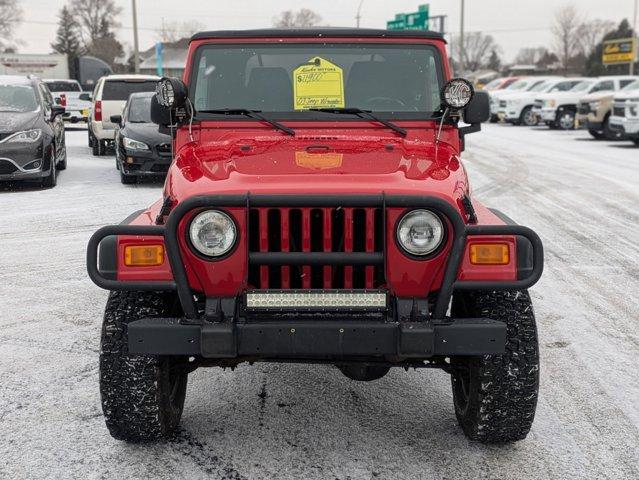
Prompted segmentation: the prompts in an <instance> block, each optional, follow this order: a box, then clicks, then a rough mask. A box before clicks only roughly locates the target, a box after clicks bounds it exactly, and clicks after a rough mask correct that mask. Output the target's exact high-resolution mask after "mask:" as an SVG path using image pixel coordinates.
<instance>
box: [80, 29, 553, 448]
mask: <svg viewBox="0 0 639 480" xmlns="http://www.w3.org/2000/svg"><path fill="white" fill-rule="evenodd" d="M447 59H448V55H447V52H446V48H445V41H444V40H443V38H442V37H441V35H439V34H437V33H429V32H417V31H398V32H390V31H385V30H364V29H357V30H351V29H319V30H256V31H220V32H206V33H199V34H197V35H195V36H194V37H193V38H192V40H191V43H190V47H189V52H188V60H187V64H186V70H185V73H184V79H183V81H181V80H178V79H175V78H165V79H162V81H160V82H159V84H158V89H157V94H156V96H155V97H154V100H153V102H152V107H151V109H152V112H151V113H152V118H153V119H154V121H155V122H156V123H157V124H158V125H159V129H160V130H162V131H166V132H169V133H171V134H172V135H173V139H174V141H173V150H174V161H173V164H172V165H171V168H170V170H169V172H168V177H167V179H166V183H165V185H164V191H163V198H162V199H160V200H158V202H156V203H155V204H153V205H151V206H150V207H149V208H147V209H145V210H142V211H139V212H135V213H134V214H132V215H131V216H129V217H128V218H127V219H126V220H124V221H123V222H122V223H121V224H120V225H114V226H107V227H104V228H101V229H100V230H98V231H97V232H96V233H95V234H94V235H93V237H92V238H91V240H90V242H89V245H88V253H87V266H88V272H89V276H90V277H91V279H92V280H93V281H94V282H95V283H96V284H97V285H98V286H100V287H102V288H105V289H108V290H110V291H111V293H110V295H109V299H108V302H107V305H106V313H105V316H104V326H103V330H102V344H101V353H100V391H101V394H102V405H103V410H104V416H105V418H106V423H107V426H108V428H109V431H110V433H111V435H113V436H114V437H115V438H118V439H123V440H129V441H142V440H153V439H157V438H161V437H166V436H167V435H169V434H171V432H173V431H174V430H175V429H176V427H177V425H178V422H179V420H180V416H181V414H182V409H183V405H184V397H185V393H186V384H187V376H188V373H189V372H191V371H193V370H195V369H196V368H198V367H208V366H217V367H231V368H233V367H235V366H237V365H238V364H240V363H242V362H248V363H249V364H252V363H254V362H300V363H307V364H320V363H324V364H331V365H335V366H336V367H337V368H339V369H340V370H341V371H342V372H343V373H344V374H345V375H346V376H347V377H349V378H352V379H353V380H364V381H366V380H375V379H378V378H380V377H382V376H384V375H385V374H386V373H387V372H388V371H389V369H390V368H391V367H402V368H405V369H408V368H422V367H427V368H440V369H442V370H444V371H445V372H448V373H450V375H451V377H452V390H453V399H454V404H455V412H456V415H457V419H458V421H459V424H460V425H461V427H462V429H463V431H464V433H465V434H466V435H467V436H468V437H469V438H471V439H475V440H478V441H482V442H508V441H514V440H520V439H523V438H524V437H525V436H526V435H527V433H528V431H529V430H530V427H531V424H532V421H533V417H534V414H535V406H536V402H537V390H538V382H539V356H538V345H537V334H536V327H535V318H534V315H533V309H532V305H531V301H530V297H529V295H528V293H527V291H526V289H527V288H528V287H530V286H531V285H533V284H534V283H535V282H536V281H537V280H538V279H539V277H540V276H541V272H542V268H543V250H542V244H541V241H540V239H539V237H538V236H537V235H536V234H535V233H534V232H533V231H532V230H530V229H528V228H526V227H523V226H518V225H516V224H515V223H514V222H513V221H511V220H510V219H509V218H508V217H507V216H506V215H504V214H502V213H501V212H499V211H497V210H492V209H489V208H486V207H485V206H483V205H482V204H480V203H479V202H477V200H475V199H474V198H472V196H471V192H470V186H469V184H468V177H467V175H466V172H465V170H464V167H463V165H462V163H461V160H460V152H462V151H463V149H464V135H466V134H468V133H471V132H476V131H478V130H479V129H480V123H481V122H483V121H486V120H487V119H488V117H489V105H488V98H487V96H486V95H485V94H484V93H482V92H476V93H475V92H473V89H472V86H471V85H470V84H469V83H468V82H466V81H465V80H461V79H450V77H451V71H450V67H449V64H448V60H447ZM462 121H463V123H464V124H465V125H466V126H460V125H459V124H460V123H462Z"/></svg>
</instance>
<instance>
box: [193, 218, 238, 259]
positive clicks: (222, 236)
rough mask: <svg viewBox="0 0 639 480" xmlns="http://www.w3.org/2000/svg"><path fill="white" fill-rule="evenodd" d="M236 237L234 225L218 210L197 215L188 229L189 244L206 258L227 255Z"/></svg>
mask: <svg viewBox="0 0 639 480" xmlns="http://www.w3.org/2000/svg"><path fill="white" fill-rule="evenodd" d="M236 237H237V231H236V228H235V223H234V222H233V220H231V217H229V216H228V215H227V214H226V213H224V212H220V211H219V210H205V211H204V212H201V213H199V214H198V215H196V216H195V218H194V219H193V220H192V221H191V226H190V227H189V238H190V240H191V244H192V245H193V247H195V249H196V250H197V251H198V252H200V253H201V254H202V255H206V256H207V257H220V256H222V255H225V254H226V253H228V252H229V251H230V250H231V249H232V248H233V245H235V239H236Z"/></svg>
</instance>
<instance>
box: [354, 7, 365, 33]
mask: <svg viewBox="0 0 639 480" xmlns="http://www.w3.org/2000/svg"><path fill="white" fill-rule="evenodd" d="M363 3H364V0H360V2H359V7H357V15H355V20H357V28H359V21H360V20H361V18H362V4H363Z"/></svg>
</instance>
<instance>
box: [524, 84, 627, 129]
mask: <svg viewBox="0 0 639 480" xmlns="http://www.w3.org/2000/svg"><path fill="white" fill-rule="evenodd" d="M627 79H632V77H630V76H627V75H626V76H615V77H612V76H611V77H598V78H584V79H583V81H582V82H580V83H578V84H577V85H575V86H574V87H573V88H572V89H571V90H568V91H567V92H554V93H544V94H541V95H539V96H537V98H536V99H535V109H534V110H535V114H536V115H537V116H538V118H539V120H541V121H543V122H544V123H545V124H546V125H548V126H549V127H550V128H559V129H561V130H572V129H573V128H575V117H576V116H577V104H578V103H579V100H580V99H581V98H582V97H584V96H586V95H589V94H591V93H595V92H604V91H611V92H613V91H614V92H616V91H618V90H619V89H620V88H621V82H622V81H623V80H627Z"/></svg>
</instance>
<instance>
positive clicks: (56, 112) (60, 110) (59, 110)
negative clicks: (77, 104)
mask: <svg viewBox="0 0 639 480" xmlns="http://www.w3.org/2000/svg"><path fill="white" fill-rule="evenodd" d="M65 111H66V109H65V108H64V107H61V106H59V105H53V106H52V107H51V120H53V119H55V117H58V116H60V115H64V112H65Z"/></svg>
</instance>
